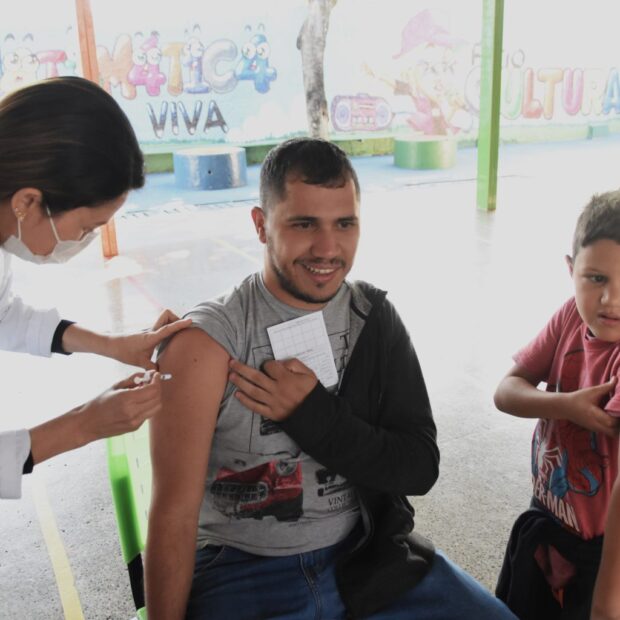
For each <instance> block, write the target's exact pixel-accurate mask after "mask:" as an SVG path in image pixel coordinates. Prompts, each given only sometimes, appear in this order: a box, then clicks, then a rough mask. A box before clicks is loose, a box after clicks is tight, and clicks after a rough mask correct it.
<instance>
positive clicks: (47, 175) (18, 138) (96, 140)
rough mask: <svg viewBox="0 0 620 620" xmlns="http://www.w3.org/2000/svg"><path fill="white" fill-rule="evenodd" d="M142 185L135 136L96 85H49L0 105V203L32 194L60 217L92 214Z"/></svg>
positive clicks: (73, 80) (56, 81)
mask: <svg viewBox="0 0 620 620" xmlns="http://www.w3.org/2000/svg"><path fill="white" fill-rule="evenodd" d="M143 185H144V158H143V155H142V151H141V150H140V146H139V144H138V140H137V139H136V135H135V133H134V130H133V128H132V127H131V124H130V123H129V120H128V119H127V117H126V116H125V113H124V112H123V111H122V110H121V108H120V106H119V105H118V103H117V102H116V101H115V100H114V98H113V97H112V96H111V95H109V94H108V93H107V92H106V91H105V90H103V89H102V88H101V87H99V86H97V85H96V84H94V83H93V82H90V81H88V80H85V79H83V78H78V77H61V78H51V79H47V80H42V81H40V82H37V83H35V84H32V85H30V86H26V87H24V88H21V89H19V90H17V91H15V92H13V93H11V94H9V95H7V96H6V97H5V98H4V99H2V101H0V200H5V199H6V198H9V197H11V196H12V195H13V194H14V193H15V192H16V191H18V190H19V189H22V188H24V187H33V188H35V189H38V190H40V191H41V193H42V194H43V199H44V201H45V203H46V205H47V206H49V208H50V210H51V211H52V212H59V211H67V210H70V209H75V208H77V207H94V206H97V205H98V204H101V203H102V202H106V201H108V200H113V199H115V198H118V197H119V196H121V195H122V194H124V193H125V192H127V191H129V190H131V189H137V188H139V187H142V186H143Z"/></svg>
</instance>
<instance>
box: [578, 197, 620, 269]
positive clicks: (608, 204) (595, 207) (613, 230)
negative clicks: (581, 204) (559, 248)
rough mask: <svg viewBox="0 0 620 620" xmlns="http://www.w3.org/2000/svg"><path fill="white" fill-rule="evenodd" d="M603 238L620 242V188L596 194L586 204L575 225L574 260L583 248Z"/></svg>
mask: <svg viewBox="0 0 620 620" xmlns="http://www.w3.org/2000/svg"><path fill="white" fill-rule="evenodd" d="M601 239H609V240H611V241H615V242H616V243H619V244H620V190H614V191H612V192H606V193H604V194H595V195H594V196H592V198H591V199H590V202H589V203H588V204H587V205H586V206H585V208H584V210H583V211H582V212H581V215H580V216H579V219H578V220H577V226H576V227H575V234H574V236H573V260H574V259H575V258H576V257H577V254H578V253H579V250H581V248H585V247H586V246H588V245H591V244H593V243H594V242H595V241H600V240H601Z"/></svg>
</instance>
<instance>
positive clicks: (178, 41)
mask: <svg viewBox="0 0 620 620" xmlns="http://www.w3.org/2000/svg"><path fill="white" fill-rule="evenodd" d="M91 1H92V2H93V7H94V18H95V27H96V37H97V43H98V45H97V60H98V63H99V70H100V83H101V85H102V86H103V88H105V89H106V90H108V91H109V92H110V93H111V94H112V95H113V96H114V97H115V98H116V99H117V101H118V102H119V103H120V105H121V106H122V107H123V109H124V110H125V111H126V113H127V114H128V116H129V118H130V120H131V122H132V124H133V126H134V128H135V129H136V133H137V134H138V137H139V139H140V140H141V141H142V142H156V143H157V142H166V141H179V142H182V141H192V140H209V141H227V142H244V143H247V142H255V141H261V140H274V139H282V138H285V137H287V136H291V135H296V134H300V133H304V132H305V131H306V127H307V120H306V114H305V101H304V92H303V78H302V75H301V60H300V54H299V51H298V49H297V47H296V40H297V35H298V32H299V29H300V27H301V24H302V23H303V20H304V18H305V15H306V11H307V3H306V1H305V0H288V1H287V2H286V3H282V2H281V0H261V2H259V3H249V2H247V0H228V1H227V3H226V4H225V5H220V6H219V7H218V11H217V12H215V11H212V10H208V9H204V8H203V7H201V6H199V5H198V4H197V3H196V2H195V1H194V0H177V1H176V3H175V9H176V10H175V11H169V10H165V7H163V8H161V7H160V8H157V7H153V6H151V5H147V3H146V0H136V1H135V2H132V3H131V4H130V5H129V4H127V3H126V1H125V2H124V3H123V2H122V1H121V0H106V1H105V2H104V1H103V0H91ZM602 1H606V0H602ZM177 3H178V6H176V5H177ZM465 4H466V5H467V6H464V5H465ZM71 6H72V4H71ZM561 6H562V7H563V8H562V11H563V13H562V20H563V21H562V25H563V28H555V29H554V30H553V33H552V34H551V33H550V32H549V30H548V28H547V29H545V26H544V24H545V23H547V24H548V23H552V21H550V20H553V19H556V20H557V19H558V11H559V8H558V7H560V5H559V4H558V3H557V2H556V3H554V2H550V3H548V4H547V3H543V4H542V5H541V3H534V0H523V2H522V3H519V6H518V7H514V6H512V5H511V6H510V7H506V10H507V11H516V13H515V14H508V13H507V15H506V21H505V31H504V43H505V50H504V54H503V80H502V89H501V114H502V119H503V124H505V125H545V124H553V123H568V124H571V123H572V124H584V123H589V122H592V121H598V120H606V119H609V118H612V117H615V116H616V115H618V114H620V57H618V59H617V61H616V59H615V58H614V55H613V53H612V50H611V48H610V43H609V41H611V40H613V38H612V39H610V38H609V37H606V35H605V28H607V25H606V24H601V23H599V30H600V32H598V33H597V37H596V38H594V39H592V40H585V41H582V40H581V39H583V37H581V38H580V37H578V36H577V33H578V32H580V28H581V26H582V23H581V21H580V20H581V19H582V18H581V17H580V15H581V14H578V13H577V12H575V11H573V12H571V9H570V8H566V7H565V5H564V4H562V5H561ZM610 6H611V4H610ZM614 6H615V5H614ZM67 7H69V4H68V5H67ZM148 7H150V8H149V9H148V10H146V9H147V8H148ZM533 8H536V12H535V13H534V12H533V10H532V9H533ZM20 10H21V9H20ZM65 10H66V12H67V15H68V13H69V8H66V9H65ZM606 10H609V9H606ZM480 11H481V7H476V8H474V7H473V6H472V4H471V3H458V2H455V1H452V0H434V1H433V2H429V0H426V1H424V2H423V1H417V0H412V2H410V3H393V4H390V6H389V10H387V9H386V8H385V6H383V7H382V6H379V4H378V3H376V2H374V1H371V0H338V2H337V4H336V6H335V8H334V10H333V11H332V14H331V22H330V30H329V34H328V38H327V47H326V51H325V88H326V94H327V97H328V102H329V104H330V116H331V119H330V120H331V126H332V130H333V132H334V135H336V136H337V135H351V134H360V133H361V134H363V133H367V132H383V133H389V134H394V133H399V132H408V133H412V132H413V133H418V134H421V135H424V134H442V135H456V136H458V135H464V134H468V135H472V134H474V135H475V132H476V130H477V124H478V116H479V81H480V24H481V22H482V16H481V13H480ZM541 11H542V12H545V11H546V13H545V14H544V15H542V13H541ZM23 13H24V15H23V16H22V17H21V21H19V20H18V19H17V18H15V20H16V23H17V22H18V21H19V24H18V25H16V26H15V27H14V28H12V29H8V30H6V31H4V32H3V31H0V96H2V95H4V94H6V93H9V92H11V91H13V90H14V89H15V88H18V87H20V86H22V85H24V84H28V83H32V82H34V81H36V80H39V79H42V78H45V77H52V76H56V75H75V74H78V73H79V59H78V58H79V55H78V53H77V37H76V32H75V26H74V24H73V22H72V20H71V19H70V18H69V17H67V16H66V15H64V14H63V13H62V12H60V13H58V15H55V17H54V19H55V20H56V21H57V22H58V23H57V24H55V26H54V29H53V31H51V30H50V31H48V30H46V28H45V26H44V25H42V23H41V20H39V22H36V23H35V21H33V20H34V18H35V17H37V16H38V13H37V12H36V11H32V7H31V12H30V13H28V11H27V7H26V8H24V9H23ZM535 15H536V17H534V16H535ZM41 19H43V18H41ZM45 19H46V20H47V21H50V19H51V18H50V17H49V15H48V16H46V17H45ZM609 21H610V25H609V28H612V25H611V23H612V22H613V20H609ZM31 22H32V23H31ZM67 24H69V25H67ZM119 24H122V26H121V27H119ZM367 24H372V29H370V30H369V29H368V28H367V27H366V26H365V25H367ZM18 26H19V27H18ZM30 26H32V27H30ZM551 36H552V38H553V43H554V45H552V46H551V45H549V37H551Z"/></svg>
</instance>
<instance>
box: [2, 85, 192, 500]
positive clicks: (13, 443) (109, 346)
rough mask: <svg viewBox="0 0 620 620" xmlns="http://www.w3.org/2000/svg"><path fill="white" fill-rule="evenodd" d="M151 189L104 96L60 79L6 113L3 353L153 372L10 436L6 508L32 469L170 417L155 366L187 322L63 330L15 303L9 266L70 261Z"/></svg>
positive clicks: (167, 317)
mask: <svg viewBox="0 0 620 620" xmlns="http://www.w3.org/2000/svg"><path fill="white" fill-rule="evenodd" d="M143 184H144V161H143V156H142V152H141V151H140V147H139V145H138V142H137V140H136V136H135V134H134V132H133V129H132V128H131V125H130V124H129V121H128V120H127V117H126V116H125V114H124V113H123V111H122V110H121V109H120V107H119V106H118V104H117V103H116V102H115V101H114V99H113V98H112V97H111V96H110V95H108V93H106V92H105V91H104V90H103V89H101V88H99V87H98V86H96V85H95V84H93V83H91V82H88V81H87V80H83V79H81V78H74V77H71V78H54V79H50V80H44V81H42V82H39V83H37V84H34V85H32V86H28V87H26V88H23V89H21V90H18V91H16V92H14V93H12V94H10V95H8V96H7V97H5V98H4V99H3V100H2V101H0V349H3V350H7V351H21V352H27V353H31V354H33V355H44V356H49V355H51V354H52V353H64V354H69V353H73V352H78V351H81V352H90V353H96V354H99V355H104V356H107V357H110V358H113V359H116V360H119V361H121V362H124V363H127V364H130V365H133V366H139V367H142V368H145V369H150V370H149V373H148V374H147V376H146V378H147V380H146V381H144V382H143V383H140V384H138V385H136V383H135V382H134V379H135V378H136V377H137V376H138V375H132V376H131V377H128V378H127V379H125V380H124V381H121V382H120V383H117V384H116V385H114V386H112V387H111V388H110V389H109V390H107V391H106V392H104V393H103V394H100V395H99V396H97V397H95V398H94V399H93V400H91V401H89V402H87V403H85V404H83V405H81V406H79V407H76V408H75V409H73V410H71V411H69V412H67V413H65V414H64V415H61V416H60V417H57V418H54V419H52V420H50V421H48V422H45V423H44V424H41V425H40V426H37V427H35V428H32V429H29V430H28V429H21V430H17V431H9V432H2V433H0V498H18V497H20V495H21V476H22V474H23V473H29V472H30V471H31V470H32V467H33V465H34V464H36V463H40V462H41V461H44V460H46V459H48V458H50V457H52V456H55V455H56V454H59V453H61V452H65V451H67V450H71V449H73V448H77V447H80V446H83V445H85V444H87V443H89V442H91V441H93V440H96V439H100V438H103V437H110V436H113V435H118V434H121V433H124V432H127V431H130V430H135V429H136V428H138V427H139V426H140V425H141V424H142V422H143V421H144V420H145V419H147V418H149V417H151V416H152V415H154V414H156V413H157V411H158V410H159V408H160V405H161V388H160V380H161V377H160V376H159V373H157V372H156V371H155V366H154V364H152V362H151V355H152V353H153V350H154V349H155V347H156V346H157V345H158V344H159V343H160V342H161V341H162V340H163V339H164V338H166V337H168V336H170V335H171V334H173V333H174V332H176V331H178V330H179V329H183V328H184V327H187V326H188V324H189V321H179V320H177V317H176V316H174V315H173V314H172V313H171V312H169V311H166V312H164V313H163V314H162V315H161V316H160V317H159V319H158V321H157V322H156V323H155V325H154V326H153V328H152V329H151V330H150V331H147V332H142V333H139V334H133V335H125V336H114V335H112V336H110V335H103V334H98V333H95V332H92V331H89V330H87V329H85V328H82V327H80V326H79V325H76V324H75V323H72V322H70V321H65V320H61V318H60V316H59V315H58V312H57V311H56V310H46V311H42V310H35V309H34V308H32V307H29V306H28V305H26V304H24V303H23V302H22V300H21V299H19V298H18V297H15V296H13V295H12V293H11V271H10V260H11V254H14V255H17V256H18V257H19V258H22V259H25V260H28V261H32V262H35V263H58V262H64V261H66V260H68V259H69V258H71V257H72V256H74V255H75V254H77V252H79V251H80V250H82V249H83V248H84V247H85V246H86V245H87V244H88V243H90V242H91V241H92V239H93V238H94V237H95V236H96V235H95V230H96V229H97V228H98V227H100V226H103V225H104V224H106V223H107V222H108V221H109V220H110V218H112V216H113V215H114V213H115V212H116V211H117V210H118V209H119V208H120V207H121V206H122V204H123V203H124V201H125V198H126V196H127V193H128V192H129V191H130V190H132V189H136V188H139V187H142V185H143ZM141 374H142V373H141ZM141 374H140V376H141ZM5 376H6V375H5ZM6 405H7V403H4V405H3V406H2V407H0V410H1V409H4V407H6Z"/></svg>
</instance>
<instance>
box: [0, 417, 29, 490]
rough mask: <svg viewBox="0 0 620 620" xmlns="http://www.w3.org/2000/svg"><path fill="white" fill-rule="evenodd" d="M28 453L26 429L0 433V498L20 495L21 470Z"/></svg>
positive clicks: (27, 433)
mask: <svg viewBox="0 0 620 620" xmlns="http://www.w3.org/2000/svg"><path fill="white" fill-rule="evenodd" d="M28 454H30V433H29V432H28V431H27V430H25V429H24V430H21V431H9V432H6V433H0V499H19V498H20V497H21V496H22V471H23V469H24V463H25V462H26V459H27V458H28Z"/></svg>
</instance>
